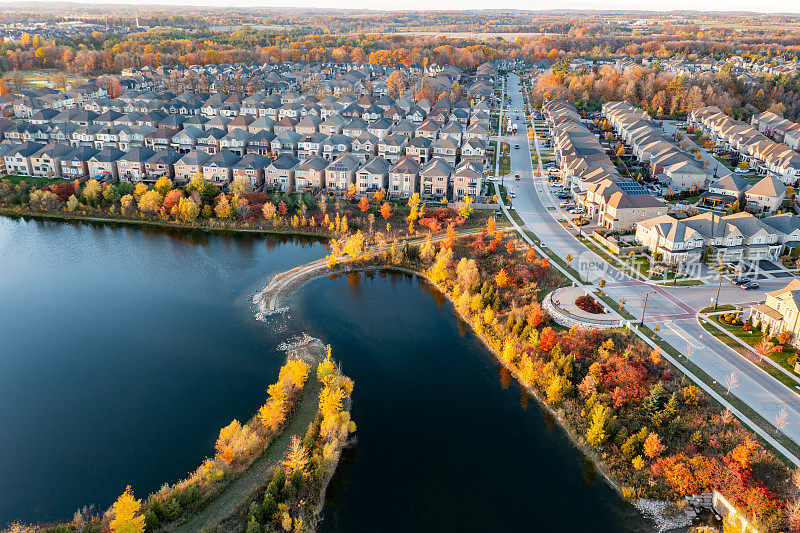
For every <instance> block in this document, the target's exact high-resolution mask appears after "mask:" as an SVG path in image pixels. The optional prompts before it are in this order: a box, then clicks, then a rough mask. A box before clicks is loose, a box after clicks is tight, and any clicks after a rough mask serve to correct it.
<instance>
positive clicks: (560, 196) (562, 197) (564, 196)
mask: <svg viewBox="0 0 800 533" xmlns="http://www.w3.org/2000/svg"><path fill="white" fill-rule="evenodd" d="M556 198H558V199H559V200H569V199H570V198H572V196H570V195H569V194H567V193H565V192H560V193H558V194H556Z"/></svg>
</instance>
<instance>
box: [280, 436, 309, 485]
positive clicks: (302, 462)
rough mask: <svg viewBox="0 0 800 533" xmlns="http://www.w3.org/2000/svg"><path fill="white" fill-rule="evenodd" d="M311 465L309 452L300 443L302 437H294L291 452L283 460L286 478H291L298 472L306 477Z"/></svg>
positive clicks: (290, 447) (290, 446)
mask: <svg viewBox="0 0 800 533" xmlns="http://www.w3.org/2000/svg"><path fill="white" fill-rule="evenodd" d="M309 463H310V461H309V458H308V452H307V450H306V447H305V446H303V443H302V442H301V441H300V437H298V436H297V435H292V442H291V444H290V445H289V451H288V452H287V453H286V459H284V460H283V467H284V469H285V471H286V477H287V478H290V477H292V475H293V474H294V473H296V472H299V473H300V474H303V475H305V473H306V469H307V468H308V465H309Z"/></svg>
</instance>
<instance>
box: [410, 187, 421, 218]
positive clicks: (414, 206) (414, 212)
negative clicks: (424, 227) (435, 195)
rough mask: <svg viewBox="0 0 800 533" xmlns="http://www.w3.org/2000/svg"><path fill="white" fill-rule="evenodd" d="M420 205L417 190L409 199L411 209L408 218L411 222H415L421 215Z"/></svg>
mask: <svg viewBox="0 0 800 533" xmlns="http://www.w3.org/2000/svg"><path fill="white" fill-rule="evenodd" d="M419 206H420V202H419V193H417V192H415V193H414V194H413V195H412V196H411V198H409V199H408V208H409V209H410V212H409V214H408V220H409V221H410V222H414V221H415V220H417V219H418V218H419V217H420V213H419Z"/></svg>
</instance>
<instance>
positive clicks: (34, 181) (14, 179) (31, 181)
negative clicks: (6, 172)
mask: <svg viewBox="0 0 800 533" xmlns="http://www.w3.org/2000/svg"><path fill="white" fill-rule="evenodd" d="M0 179H4V180H8V181H10V182H11V183H13V184H14V185H16V184H17V183H19V182H21V181H24V182H25V183H27V184H28V185H33V186H34V187H42V186H43V185H50V184H51V183H63V182H65V181H69V180H67V179H63V178H35V177H31V176H5V177H4V178H0Z"/></svg>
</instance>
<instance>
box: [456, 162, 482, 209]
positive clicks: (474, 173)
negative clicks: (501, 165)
mask: <svg viewBox="0 0 800 533" xmlns="http://www.w3.org/2000/svg"><path fill="white" fill-rule="evenodd" d="M482 183H483V167H481V166H478V165H476V164H475V163H473V162H471V161H462V162H461V163H459V164H458V166H457V167H456V170H455V172H454V173H453V200H461V199H463V198H465V197H467V196H470V197H472V198H475V197H476V196H478V195H479V194H480V192H481V187H482Z"/></svg>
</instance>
